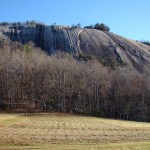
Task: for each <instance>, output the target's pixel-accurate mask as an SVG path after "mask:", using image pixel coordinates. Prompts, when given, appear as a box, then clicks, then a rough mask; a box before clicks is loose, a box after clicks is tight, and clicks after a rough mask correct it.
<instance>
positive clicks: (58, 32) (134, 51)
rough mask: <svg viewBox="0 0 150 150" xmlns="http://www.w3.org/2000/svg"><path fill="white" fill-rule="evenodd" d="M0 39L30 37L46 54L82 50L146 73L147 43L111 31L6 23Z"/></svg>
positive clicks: (149, 60)
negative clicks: (123, 63) (121, 62)
mask: <svg viewBox="0 0 150 150" xmlns="http://www.w3.org/2000/svg"><path fill="white" fill-rule="evenodd" d="M0 39H1V40H7V39H9V40H11V41H14V42H15V41H17V42H20V43H22V44H25V43H28V42H30V41H32V42H33V43H35V45H36V46H38V47H41V48H42V49H43V50H44V51H46V52H47V53H48V54H50V55H51V54H54V53H55V52H56V51H57V50H61V51H65V52H68V53H70V54H72V55H73V56H75V57H79V55H81V54H82V55H84V56H95V57H97V58H99V59H103V58H106V59H109V60H116V61H118V62H119V61H123V62H125V63H126V64H127V65H128V66H130V67H131V68H135V69H137V70H138V71H140V72H147V73H150V46H147V45H144V44H141V43H139V42H136V41H132V40H129V39H126V38H123V37H121V36H118V35H116V34H113V33H111V32H103V31H100V30H95V29H82V28H71V27H65V26H45V25H40V24H39V25H15V26H14V25H7V26H0Z"/></svg>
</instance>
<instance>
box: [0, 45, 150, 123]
mask: <svg viewBox="0 0 150 150" xmlns="http://www.w3.org/2000/svg"><path fill="white" fill-rule="evenodd" d="M3 46H4V47H1V49H0V108H1V109H3V110H9V111H10V110H17V109H19V110H26V111H34V110H40V111H60V112H61V111H62V112H72V113H78V114H85V115H93V116H99V117H107V118H117V119H126V120H140V121H150V77H149V76H147V75H144V74H140V73H138V72H136V71H135V70H132V69H128V68H127V67H124V68H122V67H118V68H116V69H115V70H112V69H110V68H108V67H104V66H103V65H102V64H101V63H100V62H98V61H96V60H89V61H84V60H77V59H74V58H72V56H70V55H69V54H66V53H57V54H56V55H54V56H48V55H47V54H46V53H45V52H43V51H42V50H40V49H38V48H36V47H34V46H30V45H24V46H23V45H20V44H18V43H14V44H12V45H11V46H10V47H8V46H7V44H4V45H3Z"/></svg>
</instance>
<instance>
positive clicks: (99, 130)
mask: <svg viewBox="0 0 150 150" xmlns="http://www.w3.org/2000/svg"><path fill="white" fill-rule="evenodd" d="M0 126H1V128H0V135H1V136H0V145H7V146H10V145H16V146H20V145H23V146H35V145H36V146H37V145H39V146H44V145H45V146H46V145H49V144H51V145H53V147H55V146H56V145H55V144H59V145H76V146H77V145H78V146H81V147H82V146H84V147H86V146H85V145H87V144H88V145H91V144H94V145H93V147H94V146H96V145H99V144H100V145H105V146H107V145H108V143H110V144H112V143H127V142H133V143H137V142H146V143H147V142H150V124H149V123H139V122H127V121H119V120H111V119H101V118H95V117H83V116H76V115H68V114H57V113H50V114H43V113H42V114H32V115H30V116H22V115H8V114H0ZM106 144H107V145H106ZM137 145H138V144H137ZM149 146H150V145H149ZM58 147H59V146H58ZM103 147H104V146H103ZM87 148H89V147H87ZM105 148H106V147H105ZM0 149H2V147H1V148H0ZM43 149H44V148H43Z"/></svg>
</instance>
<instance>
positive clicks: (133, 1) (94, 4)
mask: <svg viewBox="0 0 150 150" xmlns="http://www.w3.org/2000/svg"><path fill="white" fill-rule="evenodd" d="M149 14H150V0H0V22H2V21H8V22H15V21H21V22H22V21H26V20H36V21H40V22H43V23H46V24H48V25H50V24H53V23H56V24H61V25H73V24H78V23H81V25H82V27H83V26H86V25H90V24H95V23H105V24H106V25H108V26H109V27H110V29H111V32H113V33H116V34H119V35H121V36H124V37H127V38H130V39H133V40H150V30H149V27H150V19H149Z"/></svg>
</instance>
